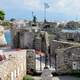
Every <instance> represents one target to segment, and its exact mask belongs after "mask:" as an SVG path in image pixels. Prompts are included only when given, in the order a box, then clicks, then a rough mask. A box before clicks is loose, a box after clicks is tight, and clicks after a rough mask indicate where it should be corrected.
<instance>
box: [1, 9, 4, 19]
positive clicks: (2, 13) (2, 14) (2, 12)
mask: <svg viewBox="0 0 80 80" xmlns="http://www.w3.org/2000/svg"><path fill="white" fill-rule="evenodd" d="M4 18H5V13H4V11H2V10H0V20H4Z"/></svg>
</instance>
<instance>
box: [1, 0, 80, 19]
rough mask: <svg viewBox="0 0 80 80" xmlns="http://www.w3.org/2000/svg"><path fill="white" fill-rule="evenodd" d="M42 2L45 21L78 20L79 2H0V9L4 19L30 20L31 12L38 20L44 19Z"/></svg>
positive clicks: (15, 0) (71, 0)
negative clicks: (3, 13) (45, 14)
mask: <svg viewBox="0 0 80 80" xmlns="http://www.w3.org/2000/svg"><path fill="white" fill-rule="evenodd" d="M44 2H47V3H48V4H49V6H50V8H48V9H47V19H48V20H49V21H53V20H59V21H61V20H76V19H77V20H79V19H80V0H0V9H2V10H4V11H5V12H6V19H10V18H16V19H30V20H31V19H32V11H33V12H34V15H36V16H37V18H38V20H43V17H44Z"/></svg>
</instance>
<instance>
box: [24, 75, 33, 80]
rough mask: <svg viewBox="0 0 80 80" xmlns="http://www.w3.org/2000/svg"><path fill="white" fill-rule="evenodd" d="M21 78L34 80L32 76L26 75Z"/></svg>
mask: <svg viewBox="0 0 80 80" xmlns="http://www.w3.org/2000/svg"><path fill="white" fill-rule="evenodd" d="M23 80H34V79H33V78H32V76H30V75H27V76H24V77H23Z"/></svg>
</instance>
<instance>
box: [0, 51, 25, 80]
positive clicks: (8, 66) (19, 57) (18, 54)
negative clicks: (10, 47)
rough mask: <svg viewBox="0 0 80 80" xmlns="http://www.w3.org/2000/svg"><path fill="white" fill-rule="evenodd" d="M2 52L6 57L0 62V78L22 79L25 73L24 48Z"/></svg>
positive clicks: (1, 79) (4, 79)
mask: <svg viewBox="0 0 80 80" xmlns="http://www.w3.org/2000/svg"><path fill="white" fill-rule="evenodd" d="M3 53H4V54H5V55H6V57H7V59H6V60H4V61H1V62H0V80H22V78H23V76H24V75H26V50H20V51H7V52H5V51H4V52H3Z"/></svg>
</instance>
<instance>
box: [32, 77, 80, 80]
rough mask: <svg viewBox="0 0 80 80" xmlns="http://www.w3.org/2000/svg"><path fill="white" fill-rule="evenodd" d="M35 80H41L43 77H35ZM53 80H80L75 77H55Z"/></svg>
mask: <svg viewBox="0 0 80 80" xmlns="http://www.w3.org/2000/svg"><path fill="white" fill-rule="evenodd" d="M33 78H34V79H35V80H41V77H33ZM52 80H80V78H77V77H73V76H54V77H53V79H52Z"/></svg>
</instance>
